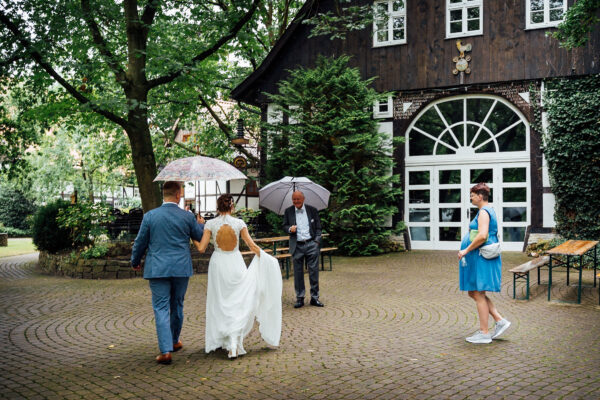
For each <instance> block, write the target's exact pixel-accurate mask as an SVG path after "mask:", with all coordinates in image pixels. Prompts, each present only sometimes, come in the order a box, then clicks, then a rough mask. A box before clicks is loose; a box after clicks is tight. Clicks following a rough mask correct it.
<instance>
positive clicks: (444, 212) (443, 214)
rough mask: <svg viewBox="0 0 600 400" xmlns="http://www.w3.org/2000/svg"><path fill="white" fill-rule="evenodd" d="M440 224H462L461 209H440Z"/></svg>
mask: <svg viewBox="0 0 600 400" xmlns="http://www.w3.org/2000/svg"><path fill="white" fill-rule="evenodd" d="M440 222H460V208H440Z"/></svg>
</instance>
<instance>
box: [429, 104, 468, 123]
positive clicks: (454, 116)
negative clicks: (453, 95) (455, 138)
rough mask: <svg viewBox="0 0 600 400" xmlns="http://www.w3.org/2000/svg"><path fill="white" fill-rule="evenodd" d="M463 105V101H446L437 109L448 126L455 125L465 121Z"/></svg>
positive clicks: (438, 105)
mask: <svg viewBox="0 0 600 400" xmlns="http://www.w3.org/2000/svg"><path fill="white" fill-rule="evenodd" d="M463 104H464V101H463V100H462V99H461V100H455V101H445V102H443V103H439V104H437V105H436V107H437V108H438V109H439V110H440V112H441V113H442V115H443V116H444V119H445V120H446V122H447V123H448V125H453V124H455V123H457V122H462V121H464V120H465V118H464V114H463Z"/></svg>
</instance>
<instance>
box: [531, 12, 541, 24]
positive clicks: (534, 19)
mask: <svg viewBox="0 0 600 400" xmlns="http://www.w3.org/2000/svg"><path fill="white" fill-rule="evenodd" d="M542 22H544V12H543V11H541V12H532V13H531V23H532V24H541V23H542Z"/></svg>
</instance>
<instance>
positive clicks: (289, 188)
mask: <svg viewBox="0 0 600 400" xmlns="http://www.w3.org/2000/svg"><path fill="white" fill-rule="evenodd" d="M296 190H300V191H301V192H302V193H304V202H305V203H306V204H308V205H310V206H313V207H315V208H316V209H317V210H322V209H324V208H327V204H328V203H329V194H330V193H329V190H327V189H325V188H324V187H323V186H321V185H318V184H316V183H314V182H313V181H311V180H310V179H308V178H305V177H299V178H295V177H292V176H286V177H285V178H282V179H280V180H278V181H275V182H271V183H269V184H268V185H267V186H265V187H264V188H262V189H260V190H259V191H258V196H259V204H260V206H261V207H264V208H268V209H269V210H271V211H274V212H276V213H277V214H279V215H282V214H283V213H284V211H285V209H286V208H288V207H290V206H291V205H292V193H294V192H295V191H296Z"/></svg>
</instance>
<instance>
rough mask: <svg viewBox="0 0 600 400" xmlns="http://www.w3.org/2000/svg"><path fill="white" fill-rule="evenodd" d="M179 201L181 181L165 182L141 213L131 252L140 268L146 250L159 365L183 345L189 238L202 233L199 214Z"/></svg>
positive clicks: (132, 262)
mask: <svg viewBox="0 0 600 400" xmlns="http://www.w3.org/2000/svg"><path fill="white" fill-rule="evenodd" d="M180 200H181V184H180V183H179V182H166V183H165V184H164V185H163V204H162V206H160V207H158V208H155V209H154V210H151V211H148V212H147V213H146V214H145V215H144V219H143V220H142V226H141V227H140V231H139V233H138V235H137V237H136V238H135V243H134V244H133V250H132V254H131V265H132V267H133V269H135V270H139V269H140V262H141V259H142V256H143V255H144V254H145V253H146V250H148V254H146V262H145V264H144V278H145V279H148V282H149V284H150V291H151V292H152V308H153V309H154V319H155V321H156V335H157V336H158V347H159V349H160V353H161V354H160V355H158V357H156V362H158V363H159V364H170V363H171V352H173V351H178V350H180V349H181V348H182V347H183V345H182V343H181V340H179V334H180V333H181V326H182V325H183V300H184V297H185V292H186V290H187V286H188V281H189V279H190V276H192V273H193V269H192V256H191V253H190V239H194V240H201V239H202V234H203V233H204V225H201V224H204V220H203V219H202V217H200V218H199V220H198V221H196V218H195V217H194V215H193V214H192V213H190V212H187V211H185V210H182V209H181V208H179V201H180ZM199 223H200V224H199Z"/></svg>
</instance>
